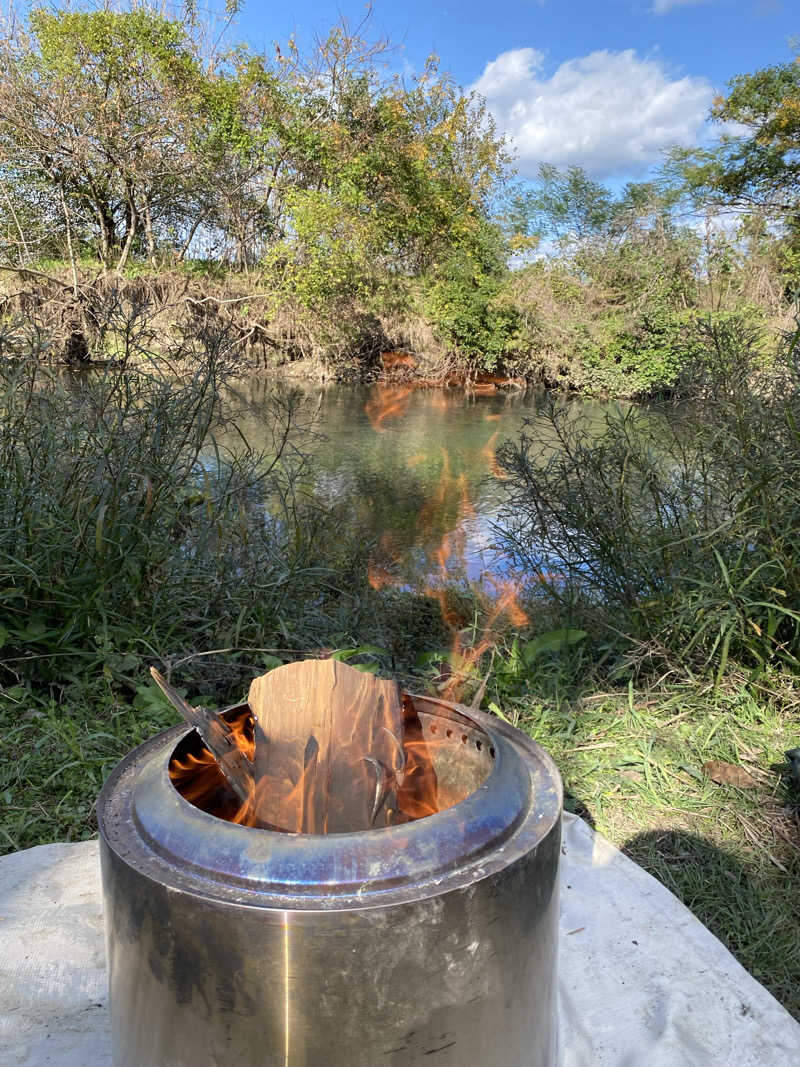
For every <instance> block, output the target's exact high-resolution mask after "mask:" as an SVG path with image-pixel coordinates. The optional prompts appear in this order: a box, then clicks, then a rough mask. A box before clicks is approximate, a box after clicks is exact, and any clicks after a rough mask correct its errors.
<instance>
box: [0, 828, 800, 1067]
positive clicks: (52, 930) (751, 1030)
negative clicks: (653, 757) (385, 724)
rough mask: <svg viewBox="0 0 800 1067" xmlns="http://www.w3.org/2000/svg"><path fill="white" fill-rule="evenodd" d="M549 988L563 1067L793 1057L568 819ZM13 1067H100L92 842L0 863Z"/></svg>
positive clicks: (761, 1007) (104, 1020) (688, 932)
mask: <svg viewBox="0 0 800 1067" xmlns="http://www.w3.org/2000/svg"><path fill="white" fill-rule="evenodd" d="M559 990H560V1002H561V1058H562V1063H563V1065H564V1067H682V1065H692V1067H694V1065H696V1067H771V1065H775V1067H790V1065H791V1064H793V1063H798V1062H800V1024H798V1023H797V1022H795V1021H794V1019H792V1017H791V1016H790V1015H789V1014H788V1013H787V1012H786V1011H785V1010H784V1009H783V1008H782V1007H781V1006H780V1004H778V1002H777V1001H776V1000H775V999H774V998H773V997H772V996H771V995H770V994H769V993H768V992H767V991H766V990H765V989H764V988H763V987H762V986H760V985H759V984H758V983H757V982H756V981H755V980H754V979H753V978H751V977H750V975H749V974H748V973H747V972H746V971H745V970H744V968H743V967H741V966H740V965H739V964H738V963H737V962H736V960H735V959H734V958H733V956H731V954H730V953H729V952H728V951H727V949H725V948H724V947H723V946H722V944H720V942H719V941H718V940H717V939H716V938H715V937H714V936H713V935H712V934H711V933H710V932H709V931H708V930H707V929H706V928H705V927H704V926H703V925H702V924H701V923H700V922H698V920H697V919H695V918H694V916H693V915H692V914H691V913H690V912H689V911H687V909H686V908H684V906H683V905H682V904H681V903H680V902H679V901H678V900H677V899H676V898H675V897H674V896H673V895H672V894H671V893H670V892H669V891H668V890H667V889H665V888H664V887H663V886H662V885H661V884H660V883H659V882H657V881H656V880H655V879H654V878H651V877H650V875H649V874H647V873H646V872H645V871H643V870H642V869H641V868H640V867H637V866H636V864H635V863H633V862H631V860H629V859H627V858H626V857H625V856H623V855H622V853H620V852H619V851H618V850H617V849H615V848H614V847H613V846H612V845H610V844H609V843H608V842H607V841H605V840H604V839H603V838H602V837H600V836H599V835H598V834H595V833H593V832H592V830H591V829H590V828H589V827H588V826H587V825H586V824H585V823H584V822H582V821H581V820H580V819H576V818H575V817H574V816H570V815H567V816H565V818H564V847H563V857H562V867H561V945H560V956H559ZM16 1064H25V1065H35V1067H39V1065H43V1064H54V1065H58V1067H110V1065H111V1056H110V1051H109V1021H108V1011H107V997H106V981H105V947H104V940H103V909H102V898H101V893H100V871H99V863H98V856H97V842H96V841H85V842H81V843H79V844H74V845H41V846H39V847H38V848H32V849H28V850H27V851H25V852H18V853H15V854H13V855H11V856H6V857H4V858H3V859H0V1065H2V1067H11V1065H16ZM141 1067H158V1065H155V1064H153V1065H150V1064H142V1065H141ZM232 1067H233V1065H232ZM319 1067H323V1065H319ZM508 1067H516V1065H512V1064H509V1065H508ZM519 1067H524V1065H519Z"/></svg>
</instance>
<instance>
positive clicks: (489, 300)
mask: <svg viewBox="0 0 800 1067" xmlns="http://www.w3.org/2000/svg"><path fill="white" fill-rule="evenodd" d="M503 251H504V250H503V246H502V244H501V241H500V235H499V233H498V231H497V230H496V229H495V228H494V227H491V226H489V225H485V226H483V227H481V228H479V230H478V232H477V233H476V234H475V235H474V238H472V239H470V240H463V241H462V243H461V244H460V245H459V246H458V247H456V248H455V249H454V250H453V252H452V253H451V255H450V256H449V258H448V259H447V260H446V262H445V263H444V264H442V265H441V266H439V268H438V270H437V273H436V275H435V276H434V277H433V278H431V279H430V281H429V283H428V286H427V291H426V292H425V293H424V299H423V306H424V310H425V314H426V316H427V318H428V320H429V322H430V323H431V325H432V326H433V328H434V330H436V332H437V334H438V336H439V338H440V340H442V341H443V342H444V343H445V344H446V345H447V346H448V347H449V348H451V349H452V350H454V351H455V352H457V353H459V354H460V355H461V356H462V357H466V358H467V359H468V360H469V361H470V362H472V363H473V364H474V365H475V366H477V367H478V368H480V369H481V370H486V371H494V370H496V369H497V367H498V364H500V363H501V361H502V360H503V358H504V357H505V356H507V355H508V354H509V353H510V352H511V351H512V350H513V347H514V342H515V339H516V334H517V329H518V313H517V309H516V308H515V307H514V304H513V302H512V301H511V300H509V299H508V297H507V294H506V293H505V292H504V289H503V279H504V267H503Z"/></svg>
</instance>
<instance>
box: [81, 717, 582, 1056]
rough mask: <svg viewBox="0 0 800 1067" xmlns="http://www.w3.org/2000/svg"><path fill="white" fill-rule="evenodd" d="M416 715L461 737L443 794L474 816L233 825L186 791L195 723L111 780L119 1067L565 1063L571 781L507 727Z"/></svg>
mask: <svg viewBox="0 0 800 1067" xmlns="http://www.w3.org/2000/svg"><path fill="white" fill-rule="evenodd" d="M412 699H413V705H414V710H415V712H416V715H417V718H418V721H419V724H420V729H421V732H422V736H423V737H424V738H425V739H427V740H433V739H436V740H437V741H441V740H442V739H444V740H445V741H446V742H448V743H446V744H438V745H436V746H431V747H432V751H434V750H435V752H436V774H437V778H438V780H439V788H440V790H441V791H442V793H443V794H448V793H449V795H451V796H453V797H463V799H460V800H458V802H457V803H454V804H453V805H452V806H451V807H449V808H447V809H446V810H443V811H439V812H438V813H436V814H434V815H431V816H429V817H427V818H422V819H419V820H417V821H414V822H408V823H405V824H403V825H398V826H390V827H387V828H382V829H377V830H371V831H362V832H360V833H351V834H332V835H327V836H322V835H303V834H294V835H293V834H284V833H277V832H274V831H270V830H261V829H253V828H249V827H243V826H237V825H234V824H232V823H229V822H226V821H225V820H223V819H218V818H215V817H214V816H212V815H209V814H208V813H207V812H204V811H201V810H200V809H199V808H196V807H194V806H193V805H192V804H190V803H189V802H188V801H186V800H185V799H184V798H183V797H182V796H181V795H180V794H179V793H178V792H177V790H176V789H175V788H174V786H173V785H172V783H171V781H170V778H169V775H168V770H167V768H168V764H169V760H170V757H171V755H172V753H173V752H174V750H175V748H176V745H178V744H182V745H184V746H186V745H187V744H191V743H192V741H191V738H190V737H186V735H187V731H186V730H185V729H184V728H182V727H180V728H176V729H174V730H170V731H167V732H166V733H164V734H161V735H160V736H158V737H156V738H153V739H152V740H151V741H149V742H148V743H147V744H145V745H142V746H141V747H140V748H139V749H137V750H136V751H135V752H133V753H131V754H130V755H129V756H128V757H127V758H126V759H125V760H124V761H123V762H122V763H121V764H120V765H119V767H118V768H117V769H116V770H115V771H114V772H113V774H112V775H111V777H110V778H109V780H108V782H107V783H106V785H105V787H104V789H103V792H102V793H101V796H100V800H99V804H98V811H99V820H100V832H101V855H102V863H103V882H104V894H105V903H106V924H107V941H108V952H109V974H110V987H111V990H110V991H111V1006H112V1025H113V1035H114V1057H115V1059H114V1062H115V1065H116V1067H142V1065H145V1064H148V1065H149V1064H152V1065H157V1064H158V1065H160V1064H164V1065H167V1064H168V1065H169V1067H190V1065H191V1067H206V1065H208V1067H211V1065H218V1064H219V1065H222V1064H225V1065H226V1067H227V1065H229V1064H234V1063H235V1064H240V1065H244V1067H248V1065H251V1064H252V1065H254V1067H255V1065H258V1067H376V1065H378V1064H386V1065H387V1067H416V1065H421V1064H431V1063H435V1064H437V1065H441V1067H456V1065H457V1067H501V1065H503V1067H523V1065H524V1067H551V1065H552V1063H553V1054H554V1041H555V1025H556V1015H555V957H556V940H555V939H556V919H557V914H556V912H557V892H556V879H557V870H558V856H559V843H560V814H561V785H560V781H559V778H558V774H557V771H556V770H555V767H554V766H553V764H552V762H551V761H550V759H549V757H548V756H547V755H546V754H545V753H544V752H543V751H542V750H541V749H539V748H538V747H537V746H536V745H534V744H533V743H532V742H531V741H530V740H529V739H528V738H527V737H525V735H523V734H521V733H520V732H519V731H517V730H514V729H513V728H511V727H508V726H506V725H505V724H504V723H501V722H499V721H496V720H494V719H492V718H490V717H489V716H486V715H484V714H482V713H480V712H472V711H467V710H466V709H464V708H460V707H458V706H456V705H452V704H447V703H446V702H443V701H437V700H433V699H430V698H425V697H413V698H412ZM448 731H449V735H448ZM188 733H189V734H191V731H189V732H188ZM182 738H183V740H181V739H182Z"/></svg>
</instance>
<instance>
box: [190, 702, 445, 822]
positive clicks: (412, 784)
mask: <svg viewBox="0 0 800 1067" xmlns="http://www.w3.org/2000/svg"><path fill="white" fill-rule="evenodd" d="M402 706H403V736H402V738H400V739H398V743H399V744H401V745H402V750H403V760H402V761H401V765H402V773H397V774H396V777H395V779H394V780H391V781H389V782H388V784H389V786H390V787H391V790H390V794H389V795H390V796H391V797H392V799H391V803H390V805H389V806H388V807H387V809H386V810H385V811H384V813H383V815H382V821H380V822H379V823H377V824H376V825H382V826H385V825H398V824H401V823H406V822H412V821H414V820H416V819H422V818H425V817H426V816H428V815H433V814H435V813H436V812H437V811H441V810H443V809H444V808H447V807H450V806H451V805H452V804H455V803H457V802H458V801H459V800H461V799H463V796H464V794H463V793H462V794H453V795H447V796H444V795H441V794H440V790H439V785H438V777H437V772H436V764H437V760H438V758H439V753H440V752H442V751H443V747H444V746H445V745H446V744H447V743H448V742H446V741H445V740H444V737H443V738H442V739H441V740H439V739H434V738H431V737H428V738H425V736H424V734H423V729H422V724H421V722H420V718H419V715H418V713H417V710H416V708H415V705H414V702H413V700H412V699H411V697H409V696H407V695H406V694H404V695H403V702H402ZM376 714H379V709H376ZM227 719H228V722H229V723H230V725H231V728H232V731H233V738H234V740H235V742H236V744H237V745H238V747H239V748H240V749H241V751H242V752H243V753H244V754H245V755H246V756H247V758H248V760H250V761H251V762H252V761H253V759H254V756H255V741H254V732H255V731H254V725H253V717H252V714H251V712H250V709H249V707H248V706H247V705H245V706H244V707H243V708H242V709H241V710H240V711H239V712H237V713H235V714H234V715H228V716H227ZM259 743H261V742H259ZM187 745H188V749H187V750H186V751H183V752H182V754H181V755H173V757H172V760H171V761H170V765H169V775H170V778H171V780H172V782H173V784H174V786H175V788H176V789H177V790H178V791H179V792H180V793H181V795H182V796H183V797H185V798H186V800H188V801H189V802H190V803H192V804H195V805H196V806H197V807H200V808H202V809H203V810H204V811H208V812H210V813H211V814H213V815H216V816H217V817H219V818H222V819H226V820H227V821H228V822H234V823H239V824H241V825H244V826H254V827H261V828H266V829H272V830H281V829H284V827H281V826H277V825H273V824H271V823H269V822H264V821H263V819H259V818H258V817H257V813H258V812H259V811H261V812H264V811H269V810H270V809H271V805H270V800H271V797H270V795H269V794H270V792H272V793H274V794H275V795H276V796H279V797H280V807H281V809H282V811H284V813H285V816H286V819H287V821H288V822H289V823H292V824H293V825H297V826H299V825H304V826H305V825H307V826H308V829H306V830H305V832H308V833H325V832H327V826H326V825H315V824H314V821H313V818H312V819H310V820H309V819H308V818H306V816H307V815H308V814H309V813H308V812H304V811H303V809H304V807H306V806H307V805H308V804H309V797H310V795H311V788H310V787H311V784H312V778H313V776H314V775H315V774H317V773H319V769H318V768H317V767H316V765H315V763H314V760H313V759H312V760H309V761H307V763H306V765H305V766H304V767H303V768H302V770H301V772H300V773H299V775H298V776H297V780H296V781H294V782H289V780H288V779H284V778H281V779H280V780H278V779H277V778H275V779H270V778H269V777H268V776H265V777H264V778H263V779H262V780H261V781H260V782H258V783H257V784H256V787H255V789H254V793H253V796H252V797H251V799H250V801H249V802H248V803H241V802H240V801H239V800H238V798H237V797H236V795H235V793H234V792H233V790H232V789H231V788H230V787H229V786H228V784H227V782H226V780H225V777H224V775H223V773H222V771H221V770H220V768H219V766H218V765H217V763H216V761H215V760H214V757H213V755H212V754H211V752H210V751H209V750H208V749H207V748H206V747H205V746H204V745H203V744H202V742H201V741H200V738H199V737H198V736H197V735H196V734H190V735H189V737H188V739H187V741H186V742H184V743H182V748H186V746H187ZM334 759H338V760H339V762H340V763H341V766H339V768H338V775H337V771H336V768H334V775H333V780H332V779H331V777H330V771H331V766H330V765H328V766H327V767H326V768H325V771H326V775H327V776H328V788H329V789H330V790H331V793H332V794H333V792H335V791H336V789H337V788H338V789H339V790H340V792H341V791H344V792H346V783H347V780H348V779H349V778H352V776H353V774H358V773H369V772H368V771H367V770H365V769H364V766H365V765H364V761H363V760H358V761H357V764H359V765H358V766H352V767H350V766H347V765H346V759H347V752H346V746H345V748H344V749H342V750H340V751H338V752H337V753H335V754H334ZM292 777H294V775H293V776H292ZM337 777H338V782H337ZM265 801H266V803H265ZM353 828H354V829H364V828H365V827H363V826H357V827H353Z"/></svg>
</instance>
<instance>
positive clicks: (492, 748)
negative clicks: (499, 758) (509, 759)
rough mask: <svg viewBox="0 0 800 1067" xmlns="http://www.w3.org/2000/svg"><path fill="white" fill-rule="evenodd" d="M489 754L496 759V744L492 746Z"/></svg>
mask: <svg viewBox="0 0 800 1067" xmlns="http://www.w3.org/2000/svg"><path fill="white" fill-rule="evenodd" d="M489 755H490V756H491V757H492V759H494V756H495V752H494V745H492V747H491V748H490V749H489Z"/></svg>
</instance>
